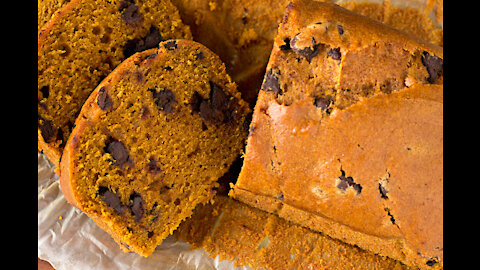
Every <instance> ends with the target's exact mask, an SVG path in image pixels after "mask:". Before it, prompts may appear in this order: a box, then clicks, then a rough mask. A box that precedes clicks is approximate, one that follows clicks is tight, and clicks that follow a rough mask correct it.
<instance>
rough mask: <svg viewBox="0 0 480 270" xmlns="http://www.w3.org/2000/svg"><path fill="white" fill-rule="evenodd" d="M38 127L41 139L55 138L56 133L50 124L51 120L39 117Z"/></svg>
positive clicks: (50, 140)
mask: <svg viewBox="0 0 480 270" xmlns="http://www.w3.org/2000/svg"><path fill="white" fill-rule="evenodd" d="M38 128H39V129H40V133H41V134H42V137H43V140H45V142H52V141H54V140H55V135H56V134H55V129H54V128H53V126H52V122H50V121H49V120H45V119H43V118H41V117H39V119H38ZM52 139H53V140H52Z"/></svg>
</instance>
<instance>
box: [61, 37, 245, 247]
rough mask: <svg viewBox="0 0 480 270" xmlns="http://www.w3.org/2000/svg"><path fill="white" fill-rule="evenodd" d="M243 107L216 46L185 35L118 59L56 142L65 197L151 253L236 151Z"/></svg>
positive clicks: (123, 242)
mask: <svg viewBox="0 0 480 270" xmlns="http://www.w3.org/2000/svg"><path fill="white" fill-rule="evenodd" d="M249 111H250V109H249V108H248V105H247V103H246V102H245V101H243V100H242V99H241V97H240V93H239V92H237V90H236V85H235V83H233V82H232V81H231V79H230V77H229V76H228V75H227V73H226V71H225V66H224V64H223V63H222V62H221V61H220V59H219V58H218V56H216V55H215V54H213V53H212V52H211V51H210V50H208V49H207V48H206V47H204V46H203V45H201V44H199V43H196V42H193V41H188V40H168V41H165V42H162V43H160V45H159V48H158V49H149V50H146V51H143V52H139V53H136V54H134V55H133V56H131V57H130V58H128V59H126V60H125V61H124V62H122V63H121V64H120V65H119V66H118V67H117V68H116V69H115V70H114V71H113V72H112V73H111V74H109V75H108V76H107V77H106V78H105V79H104V80H103V81H102V83H100V84H99V85H98V87H97V88H96V89H95V90H94V91H93V92H92V94H91V95H90V97H89V98H88V100H87V101H86V102H85V105H84V106H83V108H82V110H81V112H80V115H79V117H78V119H77V120H76V122H75V128H74V129H73V132H72V134H71V136H70V138H69V140H68V142H67V144H66V146H65V150H64V153H63V157H62V161H61V164H60V169H61V173H60V185H61V189H62V192H63V193H64V195H65V198H66V199H67V201H68V202H70V203H71V204H73V205H74V206H76V207H77V208H79V209H80V210H82V211H83V212H85V213H86V214H87V215H88V216H90V217H91V218H92V219H93V220H94V221H95V222H96V223H97V224H98V225H99V226H100V227H101V228H103V229H104V230H105V231H107V232H108V233H110V234H111V236H112V237H113V238H114V239H115V240H116V241H117V242H118V243H119V244H120V246H121V247H122V249H123V250H124V251H134V252H136V253H138V254H141V255H143V256H148V255H149V254H151V253H152V252H153V251H154V249H155V247H156V246H157V245H159V244H160V243H161V242H162V240H163V239H164V238H165V237H167V236H168V235H170V234H171V233H172V232H173V231H174V230H175V229H176V228H177V227H178V225H179V224H180V222H181V221H182V220H184V219H185V218H187V217H189V216H190V215H191V214H192V210H193V209H194V208H195V207H196V206H197V205H198V204H202V203H207V202H208V201H209V200H210V199H211V198H212V196H213V195H214V190H213V188H214V187H215V186H217V185H218V183H217V182H216V181H217V179H218V178H219V177H221V176H222V175H223V174H224V173H225V172H227V171H228V169H229V166H230V165H231V164H232V163H233V162H234V160H235V159H236V158H237V157H238V156H239V155H240V152H241V149H242V147H243V145H244V143H245V139H246V137H247V129H248V122H246V115H247V114H249Z"/></svg>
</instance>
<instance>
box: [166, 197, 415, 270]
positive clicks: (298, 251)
mask: <svg viewBox="0 0 480 270" xmlns="http://www.w3.org/2000/svg"><path fill="white" fill-rule="evenodd" d="M214 200H215V203H214V204H208V205H202V206H200V207H197V208H196V210H195V213H194V214H193V215H192V216H191V217H190V218H188V219H187V220H186V221H184V222H182V224H181V225H180V226H179V228H178V229H177V230H176V231H175V233H174V236H175V237H176V238H177V239H180V240H184V241H186V242H188V243H189V244H190V245H192V246H193V247H195V248H202V249H204V250H206V251H207V252H208V253H209V255H210V256H211V257H212V258H215V257H216V256H218V255H219V256H220V259H227V260H233V261H234V262H235V264H236V265H241V266H244V265H248V266H250V268H252V269H265V270H266V269H272V270H284V269H285V270H286V269H358V270H360V269H392V270H393V269H396V270H400V269H402V270H410V269H412V268H410V267H408V266H406V265H404V264H402V263H400V262H398V261H395V260H392V259H389V258H386V257H381V256H376V255H374V254H373V253H371V252H368V251H365V250H362V249H360V248H358V247H354V246H351V245H348V244H345V243H343V242H341V241H339V240H336V239H332V238H330V237H328V236H325V235H323V234H321V233H318V232H315V231H312V230H309V229H307V228H303V227H301V226H298V225H296V224H293V223H292V222H289V221H287V220H285V219H282V218H279V217H277V216H276V215H274V214H270V213H266V212H264V211H261V210H259V209H257V208H254V207H250V206H248V205H246V204H244V203H241V202H238V201H236V200H233V199H231V198H228V197H226V196H219V195H217V196H215V198H214Z"/></svg>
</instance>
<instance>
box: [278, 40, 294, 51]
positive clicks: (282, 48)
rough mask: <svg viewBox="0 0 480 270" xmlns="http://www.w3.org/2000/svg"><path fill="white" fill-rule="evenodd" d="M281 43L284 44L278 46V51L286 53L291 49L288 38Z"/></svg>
mask: <svg viewBox="0 0 480 270" xmlns="http://www.w3.org/2000/svg"><path fill="white" fill-rule="evenodd" d="M283 42H285V44H283V45H281V46H280V50H282V51H288V50H290V49H292V48H291V47H290V38H286V39H284V40H283Z"/></svg>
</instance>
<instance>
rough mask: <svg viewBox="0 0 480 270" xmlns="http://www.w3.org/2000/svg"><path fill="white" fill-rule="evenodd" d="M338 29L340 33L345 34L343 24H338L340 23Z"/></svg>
mask: <svg viewBox="0 0 480 270" xmlns="http://www.w3.org/2000/svg"><path fill="white" fill-rule="evenodd" d="M337 30H338V33H339V34H340V35H343V33H344V32H343V26H341V25H340V24H338V25H337Z"/></svg>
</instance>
